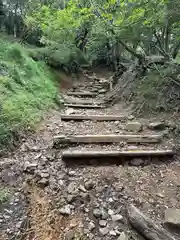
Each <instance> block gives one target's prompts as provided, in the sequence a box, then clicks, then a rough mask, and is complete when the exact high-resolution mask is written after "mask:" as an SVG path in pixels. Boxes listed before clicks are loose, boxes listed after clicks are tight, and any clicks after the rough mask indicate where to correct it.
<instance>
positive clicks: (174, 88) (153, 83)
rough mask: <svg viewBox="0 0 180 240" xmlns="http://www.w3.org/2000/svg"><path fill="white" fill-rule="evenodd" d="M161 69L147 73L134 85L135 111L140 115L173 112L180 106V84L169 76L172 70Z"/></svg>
mask: <svg viewBox="0 0 180 240" xmlns="http://www.w3.org/2000/svg"><path fill="white" fill-rule="evenodd" d="M168 71H169V69H165V68H163V67H162V68H161V69H159V70H153V71H150V72H149V73H147V75H146V76H145V77H143V78H142V79H141V80H139V79H137V81H138V82H137V84H135V88H136V89H135V90H134V92H135V99H134V102H136V108H137V110H138V111H139V113H140V112H142V113H150V112H151V113H152V112H157V111H158V112H175V111H177V112H178V111H179V106H180V95H179V92H180V83H178V82H177V80H176V81H175V80H174V79H173V78H172V77H171V76H172V75H173V74H172V72H173V71H172V69H170V72H168Z"/></svg>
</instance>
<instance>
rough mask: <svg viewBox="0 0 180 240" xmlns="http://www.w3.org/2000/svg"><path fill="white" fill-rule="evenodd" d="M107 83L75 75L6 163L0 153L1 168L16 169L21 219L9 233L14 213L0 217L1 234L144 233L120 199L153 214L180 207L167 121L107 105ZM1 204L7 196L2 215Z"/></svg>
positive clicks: (48, 237)
mask: <svg viewBox="0 0 180 240" xmlns="http://www.w3.org/2000/svg"><path fill="white" fill-rule="evenodd" d="M107 88H108V84H107V83H104V82H103V81H101V82H99V79H96V78H86V79H85V81H84V82H82V83H79V84H77V83H74V86H72V87H71V89H69V90H68V91H64V92H63V95H64V101H65V106H66V107H65V108H64V109H63V110H62V111H52V112H50V113H49V116H47V118H46V120H45V121H44V123H42V124H41V126H39V130H38V133H37V135H36V136H32V137H31V138H29V139H28V140H26V141H24V143H23V144H22V146H21V147H20V149H19V150H17V151H16V153H14V154H13V155H12V156H10V157H8V159H9V161H10V160H12V163H11V165H10V166H7V165H6V164H5V161H7V158H6V159H5V158H2V159H1V162H2V163H3V164H4V165H6V171H7V173H10V170H11V171H12V170H13V171H14V173H17V172H18V174H16V175H15V176H13V177H14V179H13V183H14V185H13V190H14V191H15V192H16V195H17V192H18V193H19V194H21V195H22V196H25V197H24V200H23V198H21V201H19V204H20V206H21V208H20V210H18V211H19V213H20V214H19V215H21V218H22V219H23V220H22V223H23V224H22V223H21V225H20V227H19V226H18V227H19V228H18V227H17V228H16V229H14V233H12V232H11V231H12V230H11V225H12V224H13V223H14V222H17V221H18V217H14V218H13V217H9V219H10V220H9V219H8V218H7V219H6V220H3V221H2V228H1V229H2V233H3V235H2V236H3V237H4V238H2V239H13V238H11V237H12V235H14V236H15V237H16V238H14V239H26V240H30V239H38V240H59V239H62V240H63V239H67V240H70V239H76V240H77V239H79V240H80V239H83V240H84V239H94V240H100V239H107V240H115V239H118V240H125V239H127V240H130V239H134V240H135V239H143V238H142V236H140V235H139V234H137V233H136V232H135V231H134V230H132V228H131V227H130V226H129V224H128V217H127V212H126V210H127V206H129V205H130V204H133V205H135V206H136V207H138V208H139V209H140V210H141V211H142V212H144V213H145V214H146V215H147V216H149V217H151V218H152V220H153V221H156V222H157V221H160V222H163V221H164V213H165V211H166V209H167V208H171V207H174V208H177V209H178V208H180V193H179V176H180V164H179V160H178V159H177V158H173V155H174V151H173V144H174V143H173V139H172V138H171V137H170V134H169V128H170V126H171V123H170V122H169V121H167V122H164V121H160V120H159V119H158V120H157V119H156V120H155V119H152V120H151V119H136V118H135V117H134V116H132V114H131V111H130V110H129V109H127V108H125V107H124V105H123V104H117V105H114V106H112V107H106V106H105V105H104V104H103V99H104V95H105V94H106V91H107ZM68 104H73V107H72V105H71V107H68ZM77 105H78V106H77ZM79 105H80V106H79ZM94 106H96V107H95V108H94ZM97 106H99V108H97ZM101 106H102V108H101ZM81 116H82V117H81ZM81 118H82V119H81ZM3 164H2V169H3V168H4V165H3ZM17 169H18V170H17ZM1 175H2V176H3V171H2V172H1ZM8 176H9V175H8ZM8 184H9V178H6V179H5V180H4V181H3V185H6V186H8ZM11 188H12V186H11ZM21 202H23V203H25V206H24V205H22V204H21ZM11 206H12V207H11V208H12V212H11V214H12V215H14V211H17V209H16V207H14V205H13V204H11ZM6 209H8V203H7V204H6V205H5V206H4V208H2V211H1V212H2V213H1V214H2V216H4V214H6V215H7V211H6ZM15 209H16V210H15ZM21 210H22V211H21ZM24 210H26V211H24ZM25 212H26V217H25V218H23V216H24V214H25ZM0 216H1V215H0ZM0 219H1V218H0ZM24 219H25V220H24ZM24 223H26V224H24ZM7 226H8V229H10V230H9V232H8V231H7ZM15 233H16V234H15ZM175 236H176V239H178V235H175ZM18 237H19V238H18ZM20 237H21V238H20ZM123 237H124V238H123ZM158 240H159V239H158Z"/></svg>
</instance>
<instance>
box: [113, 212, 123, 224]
mask: <svg viewBox="0 0 180 240" xmlns="http://www.w3.org/2000/svg"><path fill="white" fill-rule="evenodd" d="M111 218H112V221H113V222H117V221H121V220H123V216H122V215H121V214H116V215H112V216H111Z"/></svg>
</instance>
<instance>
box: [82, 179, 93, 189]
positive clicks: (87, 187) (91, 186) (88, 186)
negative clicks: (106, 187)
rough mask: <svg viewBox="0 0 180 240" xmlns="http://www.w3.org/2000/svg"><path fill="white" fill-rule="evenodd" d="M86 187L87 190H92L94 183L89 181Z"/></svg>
mask: <svg viewBox="0 0 180 240" xmlns="http://www.w3.org/2000/svg"><path fill="white" fill-rule="evenodd" d="M84 186H85V188H86V189H87V190H91V189H92V188H93V187H94V182H93V181H91V180H89V181H87V182H85V184H84Z"/></svg>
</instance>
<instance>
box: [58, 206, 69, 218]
mask: <svg viewBox="0 0 180 240" xmlns="http://www.w3.org/2000/svg"><path fill="white" fill-rule="evenodd" d="M59 212H60V213H61V214H62V215H67V216H69V215H70V214H71V208H70V206H69V205H66V206H64V207H62V208H61V209H60V210H59Z"/></svg>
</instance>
